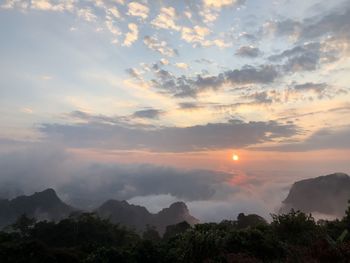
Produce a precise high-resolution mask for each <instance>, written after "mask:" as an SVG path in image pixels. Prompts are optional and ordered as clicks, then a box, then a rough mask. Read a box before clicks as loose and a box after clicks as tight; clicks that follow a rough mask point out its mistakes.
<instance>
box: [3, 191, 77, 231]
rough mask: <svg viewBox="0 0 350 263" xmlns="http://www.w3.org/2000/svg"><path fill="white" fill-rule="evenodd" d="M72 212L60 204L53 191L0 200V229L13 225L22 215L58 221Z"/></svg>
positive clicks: (63, 204) (71, 208) (62, 203)
mask: <svg viewBox="0 0 350 263" xmlns="http://www.w3.org/2000/svg"><path fill="white" fill-rule="evenodd" d="M73 211H76V209H74V208H73V207H71V206H69V205H67V204H65V203H64V202H62V201H61V199H60V198H59V197H58V196H57V194H56V192H55V190H53V189H46V190H44V191H42V192H36V193H34V194H33V195H30V196H24V195H23V196H19V197H16V198H14V199H12V200H6V199H3V200H0V227H3V226H6V225H8V224H10V223H13V222H14V221H15V220H16V219H17V218H18V217H19V216H20V215H22V214H26V215H27V216H29V217H34V218H36V219H38V220H60V219H63V218H65V217H68V216H69V215H70V214H71V213H72V212H73Z"/></svg>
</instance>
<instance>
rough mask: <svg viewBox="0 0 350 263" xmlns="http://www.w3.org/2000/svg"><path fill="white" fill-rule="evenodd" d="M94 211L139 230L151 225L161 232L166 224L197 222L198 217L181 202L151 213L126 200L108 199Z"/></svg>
mask: <svg viewBox="0 0 350 263" xmlns="http://www.w3.org/2000/svg"><path fill="white" fill-rule="evenodd" d="M96 212H97V214H99V215H100V216H101V217H103V218H109V219H110V220H111V221H112V222H113V223H120V224H122V225H126V226H129V227H132V228H135V229H136V230H139V231H142V230H144V229H145V227H146V226H147V225H151V226H155V227H156V228H157V230H158V231H159V232H160V233H163V232H164V230H165V228H166V227H167V226H168V225H173V224H177V223H180V222H183V221H186V222H187V223H189V224H191V225H193V224H196V223H199V220H198V219H196V218H195V217H193V216H191V215H190V213H189V210H188V208H187V206H186V204H185V203H183V202H176V203H173V204H172V205H170V206H169V207H168V208H164V209H163V210H161V211H160V212H159V213H157V214H152V213H150V212H149V211H148V210H147V209H146V208H145V207H143V206H138V205H132V204H129V203H128V202H126V201H117V200H109V201H107V202H105V203H104V204H102V205H101V206H100V207H99V208H98V209H97V210H96Z"/></svg>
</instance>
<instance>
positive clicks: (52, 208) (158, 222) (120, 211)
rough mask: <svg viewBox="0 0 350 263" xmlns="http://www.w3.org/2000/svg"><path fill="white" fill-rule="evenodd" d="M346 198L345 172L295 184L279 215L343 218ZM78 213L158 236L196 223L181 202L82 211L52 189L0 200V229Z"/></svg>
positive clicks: (349, 184) (349, 193) (349, 188)
mask: <svg viewBox="0 0 350 263" xmlns="http://www.w3.org/2000/svg"><path fill="white" fill-rule="evenodd" d="M349 199H350V177H349V176H348V175H347V174H344V173H334V174H330V175H325V176H320V177H316V178H310V179H305V180H301V181H297V182H295V183H294V184H293V185H292V187H291V189H290V191H289V194H288V196H287V198H286V199H285V200H284V201H283V202H282V207H281V209H280V211H279V212H280V213H287V212H289V211H290V209H292V208H293V209H295V210H301V211H303V212H306V213H313V214H315V213H319V214H323V215H332V216H336V217H341V216H343V215H344V212H345V210H346V208H347V206H348V203H347V202H348V200H349ZM81 212H95V213H96V214H98V215H99V216H100V217H102V218H106V219H109V220H110V221H111V222H113V223H119V224H122V225H125V226H128V227H130V228H133V229H135V230H137V231H140V232H141V231H143V230H144V229H145V228H146V227H147V225H149V226H154V227H156V229H157V230H158V231H159V232H160V233H164V231H165V228H166V227H167V226H168V225H173V224H177V223H180V222H183V221H186V222H188V223H189V224H191V225H193V224H196V223H199V220H198V219H196V218H195V217H193V216H192V215H191V214H190V212H189V210H188V208H187V206H186V204H185V203H183V202H175V203H173V204H172V205H170V206H169V207H168V208H164V209H163V210H161V211H160V212H158V213H155V214H153V213H150V212H149V211H148V210H147V209H146V208H145V207H143V206H139V205H133V204H129V203H128V202H127V201H117V200H108V201H106V202H105V203H103V204H102V205H101V206H99V207H98V208H96V209H93V210H91V211H83V210H80V209H78V208H74V207H72V206H70V205H68V204H66V203H64V202H63V201H62V200H61V199H60V198H59V197H58V196H57V194H56V192H55V190H53V189H46V190H44V191H42V192H37V193H34V194H33V195H29V196H19V197H16V198H14V199H12V200H8V199H0V228H2V227H4V226H7V225H9V224H11V223H13V222H14V221H15V220H16V219H17V218H18V217H19V216H20V215H22V214H26V215H27V216H29V217H34V218H36V219H37V220H53V221H57V220H60V219H63V218H66V217H69V216H70V215H72V214H74V213H81Z"/></svg>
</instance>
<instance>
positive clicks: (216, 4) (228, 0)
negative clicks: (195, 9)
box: [203, 0, 245, 8]
mask: <svg viewBox="0 0 350 263" xmlns="http://www.w3.org/2000/svg"><path fill="white" fill-rule="evenodd" d="M244 3H245V0H203V4H204V5H205V6H207V7H213V8H222V7H225V6H234V5H241V4H244Z"/></svg>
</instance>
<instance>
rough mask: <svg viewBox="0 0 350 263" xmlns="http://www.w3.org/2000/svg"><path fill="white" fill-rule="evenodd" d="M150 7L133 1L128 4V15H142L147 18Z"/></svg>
mask: <svg viewBox="0 0 350 263" xmlns="http://www.w3.org/2000/svg"><path fill="white" fill-rule="evenodd" d="M148 13H149V7H148V6H146V5H143V4H140V3H138V2H131V3H129V4H128V13H127V14H128V15H130V16H137V17H141V18H142V19H146V18H147V17H148Z"/></svg>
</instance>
